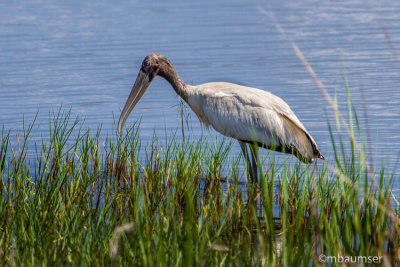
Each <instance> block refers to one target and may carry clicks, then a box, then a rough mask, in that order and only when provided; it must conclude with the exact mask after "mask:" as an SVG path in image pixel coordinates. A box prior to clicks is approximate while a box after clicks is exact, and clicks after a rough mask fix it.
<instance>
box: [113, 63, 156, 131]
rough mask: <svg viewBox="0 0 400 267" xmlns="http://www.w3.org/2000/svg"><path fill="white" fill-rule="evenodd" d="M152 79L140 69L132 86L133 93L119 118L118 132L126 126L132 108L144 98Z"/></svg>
mask: <svg viewBox="0 0 400 267" xmlns="http://www.w3.org/2000/svg"><path fill="white" fill-rule="evenodd" d="M150 83H151V80H150V78H149V76H148V75H147V74H146V73H144V72H143V71H142V70H140V71H139V74H138V76H137V78H136V81H135V84H134V85H133V87H132V90H131V93H130V94H129V97H128V100H126V103H125V106H124V109H123V110H122V112H121V116H120V117H119V120H118V132H119V133H121V132H122V129H123V128H124V125H125V122H126V120H127V119H128V117H129V114H131V112H132V109H133V108H134V107H135V106H136V104H137V103H138V102H139V100H140V98H142V96H143V94H144V92H145V91H146V89H147V88H148V87H149V85H150Z"/></svg>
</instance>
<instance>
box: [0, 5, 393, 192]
mask: <svg viewBox="0 0 400 267" xmlns="http://www.w3.org/2000/svg"><path fill="white" fill-rule="evenodd" d="M257 5H259V6H262V7H264V8H268V9H269V10H270V11H272V12H273V13H274V14H275V16H276V18H277V20H278V21H279V23H281V25H282V27H283V28H284V29H285V30H286V31H287V33H288V34H289V35H290V36H291V38H292V39H293V41H295V42H296V43H297V44H298V46H299V48H300V49H301V50H302V52H303V53H304V55H305V56H306V57H307V59H308V60H309V62H310V64H311V65H312V66H313V68H314V70H315V71H316V73H317V75H318V77H319V78H320V79H321V81H322V82H323V83H324V84H325V85H326V87H327V89H328V90H329V92H330V93H331V94H334V93H336V94H337V98H338V100H339V103H340V104H341V110H342V111H343V112H346V110H347V106H346V103H345V101H346V92H345V83H344V73H346V75H347V78H348V82H349V87H350V90H351V92H352V96H353V100H354V103H355V105H356V106H357V108H358V109H359V111H360V112H359V115H360V118H361V123H362V125H365V123H364V122H365V116H364V111H363V110H364V109H365V110H366V112H367V114H368V123H369V128H370V132H371V140H372V147H373V150H374V151H375V153H374V158H375V160H380V159H382V157H381V154H389V155H391V157H390V159H389V160H390V164H391V166H393V165H394V163H395V157H396V156H397V154H398V153H399V149H398V147H399V145H400V135H399V133H400V120H399V114H400V105H399V104H400V90H398V85H399V84H400V78H399V77H400V76H399V69H398V68H397V66H396V62H395V59H394V58H393V56H392V55H391V51H390V49H389V48H388V42H387V40H386V39H385V35H384V32H383V30H382V28H381V25H384V26H385V27H386V29H387V31H388V33H389V35H390V38H391V42H392V44H393V46H394V47H395V48H398V49H399V51H400V21H399V20H398V14H399V11H400V2H397V1H343V2H339V1H323V2H321V1H313V0H308V1H301V2H299V1H293V0H292V1H284V2H283V3H278V2H274V3H264V2H249V1H242V0H234V1H229V2H228V1H220V2H217V3H216V2H215V1H211V0H206V1H201V2H197V3H194V4H193V3H188V2H186V1H183V0H180V1H179V0H176V1H168V3H164V2H162V1H158V2H157V3H155V2H149V1H144V2H139V1H118V2H109V1H85V2H83V3H82V2H80V1H62V2H48V1H41V0H33V1H29V2H27V1H19V2H18V1H13V2H1V3H0V10H1V16H0V40H1V41H0V55H1V61H0V123H1V124H2V125H4V126H5V128H6V129H12V130H13V132H21V130H22V119H23V114H24V115H25V119H26V120H28V121H29V120H31V119H32V118H33V117H34V114H35V113H36V112H37V111H39V117H38V122H39V123H40V127H39V128H38V129H37V131H36V133H35V134H36V135H37V137H40V135H42V134H44V133H45V132H47V131H48V130H47V125H48V123H47V120H48V114H49V112H50V111H54V110H57V109H58V108H59V107H60V106H62V107H64V108H66V109H69V108H71V109H72V113H73V114H74V115H77V116H80V117H85V118H86V125H87V126H89V127H93V128H95V127H97V126H98V125H99V124H102V125H103V134H104V135H107V134H108V135H111V134H112V127H113V122H114V119H115V117H118V116H119V112H120V110H121V109H122V107H123V105H124V103H125V100H126V97H127V95H128V94H129V91H130V88H131V86H132V83H133V81H134V79H135V77H136V73H137V71H138V69H139V66H140V63H141V61H142V60H143V58H144V56H145V55H146V54H148V53H150V52H158V53H162V54H165V55H166V56H167V57H168V58H170V59H171V61H172V62H173V63H174V64H175V67H176V69H177V71H178V73H179V74H180V75H181V77H182V79H183V80H184V81H185V82H187V83H190V84H200V83H204V82H208V81H229V82H236V83H240V84H244V85H248V86H253V87H258V88H262V89H265V90H268V91H271V92H273V93H274V94H277V95H278V96H280V97H282V98H283V99H285V101H286V102H287V103H288V104H289V105H290V106H291V107H292V109H293V110H294V111H295V113H296V114H297V116H298V117H299V118H300V120H301V121H302V122H303V123H304V124H305V126H306V128H307V129H308V130H309V131H310V132H311V134H312V135H313V136H314V138H315V140H317V142H318V144H319V146H320V148H321V150H322V151H325V153H324V154H326V155H327V156H328V157H329V153H330V152H329V151H331V147H330V141H329V134H328V131H327V126H326V119H325V117H326V116H325V114H326V113H327V114H328V116H331V115H332V111H331V109H329V108H328V107H327V105H326V102H324V100H323V98H322V96H321V95H320V93H319V91H318V89H317V88H316V87H315V86H314V84H313V83H312V80H311V78H310V77H309V75H308V73H307V72H306V70H305V69H304V67H303V66H302V64H301V62H300V61H299V60H298V59H297V58H296V56H295V55H294V53H293V51H292V49H291V48H290V45H289V44H288V43H287V42H286V41H285V40H284V39H283V38H282V37H281V36H280V35H279V34H278V32H277V31H276V29H275V28H274V26H273V24H272V23H271V22H270V21H269V20H268V18H267V17H265V16H264V15H262V14H260V13H259V12H258V11H257V8H256V6H257ZM398 53H400V52H398ZM363 98H365V103H366V104H365V106H363V104H362V103H363V101H364V100H363ZM160 116H162V117H163V119H160ZM135 118H142V124H141V133H142V136H143V137H144V138H145V139H146V140H150V138H151V137H152V135H153V130H154V129H156V130H157V132H158V134H159V136H162V134H164V128H167V130H173V129H176V127H177V119H178V118H179V101H178V99H177V96H176V95H175V93H174V91H173V90H171V88H170V86H169V85H168V84H167V82H165V81H164V80H162V79H160V78H158V79H156V80H155V81H154V82H153V84H152V85H151V87H150V88H149V89H148V91H147V93H146V94H145V95H144V97H143V99H142V100H141V102H139V104H138V105H137V107H136V108H135V111H134V112H133V113H132V115H131V117H130V120H128V123H129V122H131V123H132V122H133V120H134V119H135ZM190 125H192V128H191V131H192V133H193V136H199V135H200V132H201V130H202V129H201V126H200V124H199V123H198V121H197V118H196V117H195V115H194V114H192V116H191V117H190ZM234 151H235V152H237V153H239V147H238V146H236V145H235V146H234ZM397 183H398V182H397ZM395 187H396V188H400V184H399V183H398V184H397V185H396V182H395Z"/></svg>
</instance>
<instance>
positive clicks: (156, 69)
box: [140, 53, 173, 82]
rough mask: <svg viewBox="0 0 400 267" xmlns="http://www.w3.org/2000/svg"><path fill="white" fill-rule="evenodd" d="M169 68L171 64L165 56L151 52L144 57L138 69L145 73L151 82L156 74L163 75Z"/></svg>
mask: <svg viewBox="0 0 400 267" xmlns="http://www.w3.org/2000/svg"><path fill="white" fill-rule="evenodd" d="M171 68H173V66H172V64H171V62H170V61H169V60H168V59H167V58H166V57H165V56H163V55H161V54H156V53H151V54H149V55H147V56H146V57H145V58H144V60H143V62H142V67H141V68H140V71H142V72H143V73H145V74H146V75H147V76H148V77H149V81H150V82H151V81H152V80H153V79H154V77H155V76H157V75H160V76H163V77H164V76H165V74H166V73H167V72H168V71H169V69H171Z"/></svg>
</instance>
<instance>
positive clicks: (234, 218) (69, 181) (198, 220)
mask: <svg viewBox="0 0 400 267" xmlns="http://www.w3.org/2000/svg"><path fill="white" fill-rule="evenodd" d="M354 115H356V113H355V111H354V108H353V107H352V105H349V118H348V121H349V124H348V125H349V126H348V132H349V135H350V137H347V138H346V136H349V135H347V134H344V133H340V129H338V131H339V132H338V133H336V132H335V133H334V131H333V130H332V129H331V128H330V127H331V126H329V129H331V143H332V147H333V155H334V157H333V159H331V162H329V161H327V162H324V163H323V164H319V165H314V166H311V167H309V166H307V165H304V164H290V163H283V164H280V165H279V166H278V165H277V164H276V161H275V154H274V153H270V154H269V155H268V156H267V157H266V158H264V159H263V164H262V168H260V172H261V175H260V183H259V185H257V186H253V187H252V186H250V185H249V184H246V182H244V181H245V179H244V178H243V174H242V173H241V172H240V166H244V163H243V162H241V161H243V160H242V159H241V158H239V157H237V158H232V157H228V154H229V151H230V146H231V144H230V143H228V142H226V141H223V140H224V139H222V140H220V141H207V139H206V138H200V139H199V140H191V139H189V138H186V139H185V140H184V141H182V140H178V138H177V137H176V135H174V134H171V135H170V136H169V137H168V138H166V139H165V140H158V138H157V137H156V136H155V137H154V139H153V142H152V143H151V144H149V145H147V146H144V145H143V144H141V141H140V140H141V139H140V134H139V127H138V126H139V125H138V124H136V125H134V126H133V127H131V128H129V129H128V130H127V131H125V134H124V135H118V134H116V135H115V136H113V137H111V138H107V139H106V140H102V139H101V138H100V129H98V130H97V131H96V132H95V133H94V134H93V133H91V132H90V131H89V130H87V131H84V130H83V129H84V128H83V123H80V122H79V121H77V120H72V119H71V118H70V113H68V112H67V113H63V112H61V111H60V112H59V113H58V114H55V115H54V117H52V118H51V119H50V120H51V123H50V125H51V127H50V128H51V130H50V135H49V140H48V141H45V140H44V139H43V141H42V142H41V143H35V144H34V146H32V144H29V145H28V143H29V141H30V135H31V132H32V129H33V123H32V124H31V125H30V126H29V127H26V128H24V133H23V134H24V136H23V137H21V140H19V141H18V143H17V144H15V143H12V142H11V141H10V140H11V139H10V136H11V135H10V133H9V132H7V131H6V130H5V129H3V130H2V133H1V140H0V146H1V147H0V262H1V264H5V265H8V266H25V265H27V266H32V265H60V264H68V265H110V264H115V265H121V264H122V265H124V266H129V265H141V266H142V265H147V266H154V265H156V266H170V265H176V266H190V265H201V266H209V265H213V266H215V265H220V264H229V265H254V264H255V265H266V266H275V265H282V266H309V265H310V264H311V265H317V266H318V265H325V263H330V262H332V263H333V264H335V261H334V260H333V259H332V258H331V259H330V260H331V261H330V262H329V258H327V257H329V256H335V257H337V258H336V260H337V261H338V262H340V260H342V262H345V260H346V259H347V260H349V258H345V257H349V256H352V257H353V258H352V259H350V260H354V257H357V256H361V258H360V257H358V259H357V261H358V262H359V263H367V264H372V263H376V262H375V261H374V262H372V258H362V256H365V257H372V256H377V257H378V258H379V263H380V264H381V265H383V264H385V263H386V264H388V265H390V264H393V263H395V264H399V263H400V225H399V206H398V204H397V203H396V199H395V198H394V196H393V195H392V194H391V181H392V179H393V178H394V177H393V176H394V171H392V172H391V171H389V170H388V168H387V167H386V166H384V165H382V166H380V167H379V168H378V169H377V168H376V167H375V169H374V168H373V166H369V165H368V163H367V161H368V160H367V157H366V153H365V146H360V145H359V144H358V143H356V139H357V138H356V136H357V135H358V133H359V132H360V129H359V127H358V120H357V117H356V116H354ZM353 118H354V119H353ZM353 123H354V124H355V127H354V128H353V126H352V125H353ZM361 137H362V134H361ZM360 139H362V138H360ZM28 147H29V148H31V147H35V151H34V152H33V154H34V156H29V157H27V153H28ZM340 257H342V258H340ZM363 260H365V261H364V262H363ZM368 260H371V261H368Z"/></svg>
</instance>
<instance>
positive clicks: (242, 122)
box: [118, 53, 324, 183]
mask: <svg viewBox="0 0 400 267" xmlns="http://www.w3.org/2000/svg"><path fill="white" fill-rule="evenodd" d="M157 75H159V76H161V77H163V78H164V79H166V80H167V81H168V82H169V83H170V84H171V86H172V87H173V88H174V90H175V92H176V93H177V94H178V95H179V96H180V97H181V98H183V99H184V100H185V102H186V103H187V104H188V105H189V106H190V108H191V109H192V110H193V111H194V113H196V115H197V117H198V118H199V120H200V122H202V123H203V124H204V125H206V126H207V127H209V126H210V125H211V126H212V127H213V128H214V129H215V130H216V131H217V132H220V133H221V134H223V135H225V136H228V137H232V138H235V139H237V140H238V141H239V144H240V147H241V149H242V152H243V155H244V157H245V159H246V162H247V167H248V170H249V173H250V178H251V182H252V183H253V182H256V183H257V162H258V161H257V160H258V147H263V148H267V149H271V150H275V151H279V152H284V153H289V154H293V155H295V156H296V157H297V158H298V159H299V160H300V161H302V162H304V163H311V162H313V161H314V159H317V158H320V159H324V157H323V156H322V154H321V152H320V151H319V149H318V147H317V144H316V143H315V141H314V139H313V138H312V137H311V135H310V134H309V133H308V132H307V130H306V129H305V127H304V126H303V124H302V123H301V122H300V121H299V119H298V118H297V117H296V115H295V114H294V113H293V111H292V110H291V109H290V107H289V105H288V104H286V102H285V101H283V100H282V99H281V98H279V97H278V96H276V95H273V94H271V93H269V92H266V91H263V90H260V89H256V88H251V87H247V86H242V85H238V84H233V83H228V82H210V83H205V84H201V85H195V86H192V85H188V84H185V83H184V82H183V81H182V80H181V79H180V78H179V76H178V74H177V73H176V71H175V69H174V67H173V65H172V64H171V62H170V61H169V60H168V59H167V58H166V57H165V56H163V55H160V54H155V53H152V54H149V55H148V56H146V58H145V59H144V60H143V63H142V66H141V69H140V71H139V74H138V76H137V78H136V81H135V84H134V85H133V88H132V91H131V92H130V94H129V97H128V100H127V101H126V104H125V106H124V108H123V110H122V113H121V116H120V118H119V121H118V131H119V132H121V131H122V128H123V127H124V125H125V122H126V120H127V118H128V116H129V114H130V113H131V111H132V109H133V108H134V107H135V105H136V104H137V103H138V102H139V100H140V98H141V97H142V96H143V94H144V92H145V91H146V89H147V88H148V87H149V85H150V83H151V82H152V80H153V79H154V77H156V76H157ZM247 145H249V146H250V151H251V152H250V154H251V157H252V163H250V159H249V155H248V152H247Z"/></svg>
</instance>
